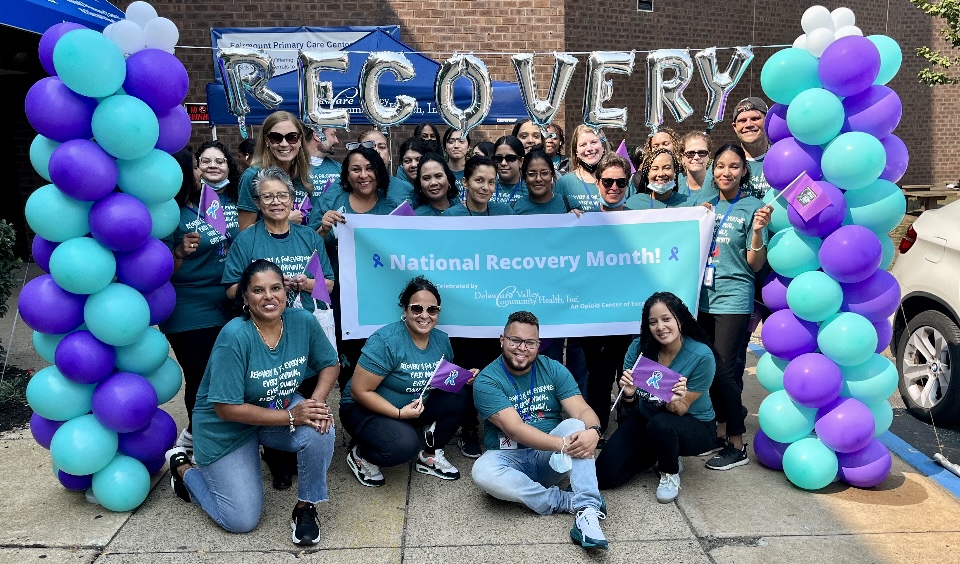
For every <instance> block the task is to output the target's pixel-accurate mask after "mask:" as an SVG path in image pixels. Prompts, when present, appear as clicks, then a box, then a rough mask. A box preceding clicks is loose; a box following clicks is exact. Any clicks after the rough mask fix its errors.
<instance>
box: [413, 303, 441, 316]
mask: <svg viewBox="0 0 960 564" xmlns="http://www.w3.org/2000/svg"><path fill="white" fill-rule="evenodd" d="M407 307H409V308H410V313H412V314H414V315H420V314H421V313H423V310H424V309H426V310H427V315H429V316H430V317H435V316H436V315H437V314H438V313H440V306H435V305H432V306H427V307H423V306H422V305H420V304H410V305H409V306H407Z"/></svg>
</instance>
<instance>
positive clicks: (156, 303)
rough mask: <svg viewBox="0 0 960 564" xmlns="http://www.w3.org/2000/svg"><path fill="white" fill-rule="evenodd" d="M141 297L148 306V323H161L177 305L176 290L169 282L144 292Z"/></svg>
mask: <svg viewBox="0 0 960 564" xmlns="http://www.w3.org/2000/svg"><path fill="white" fill-rule="evenodd" d="M143 297H144V298H146V300H147V305H148V306H149V307H150V325H159V324H160V323H163V322H164V321H166V320H167V318H168V317H170V315H171V314H172V313H173V310H174V308H175V307H177V291H176V290H175V289H174V288H173V284H171V283H170V282H167V283H166V284H164V285H163V286H160V287H159V288H157V289H156V290H154V291H152V292H145V293H144V294H143Z"/></svg>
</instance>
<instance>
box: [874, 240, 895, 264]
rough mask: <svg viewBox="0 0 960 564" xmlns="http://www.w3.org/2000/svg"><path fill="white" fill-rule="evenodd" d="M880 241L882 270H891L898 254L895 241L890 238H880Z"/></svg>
mask: <svg viewBox="0 0 960 564" xmlns="http://www.w3.org/2000/svg"><path fill="white" fill-rule="evenodd" d="M878 239H880V250H881V252H882V253H883V254H881V255H880V256H881V258H880V270H890V267H891V266H892V265H893V259H894V257H895V256H896V254H897V248H896V247H894V246H893V239H891V238H890V237H878Z"/></svg>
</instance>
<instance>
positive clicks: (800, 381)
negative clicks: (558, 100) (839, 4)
mask: <svg viewBox="0 0 960 564" xmlns="http://www.w3.org/2000/svg"><path fill="white" fill-rule="evenodd" d="M854 23H855V20H854V16H853V12H851V11H850V10H848V9H847V8H839V9H837V10H834V11H833V12H832V13H831V12H830V11H829V10H827V9H826V8H824V7H823V6H814V7H812V8H810V9H808V10H807V11H806V13H804V15H803V20H802V24H803V29H804V31H805V32H806V34H805V35H804V36H801V38H800V39H798V40H797V43H795V46H794V47H792V48H788V49H783V50H781V51H779V52H777V53H775V54H774V55H773V56H772V57H770V59H769V60H768V61H767V63H766V64H765V65H764V67H763V70H762V72H761V77H760V81H761V85H762V87H763V89H764V92H766V94H767V96H769V97H770V98H771V99H773V101H774V102H776V104H775V105H774V106H773V107H772V108H771V109H770V112H769V114H768V116H767V128H768V129H767V131H768V134H769V136H770V140H771V142H772V143H773V145H772V146H771V147H770V150H769V152H768V153H767V157H766V159H765V161H764V167H763V172H764V175H765V176H766V179H767V181H768V182H769V183H770V185H771V186H772V187H773V188H774V189H773V190H771V191H770V192H769V193H768V194H767V196H766V198H765V201H766V202H767V203H769V204H771V205H773V207H774V208H775V211H774V214H773V219H772V222H771V226H770V227H771V230H772V231H773V232H775V234H774V235H773V237H772V238H771V240H770V243H769V250H768V260H769V262H770V266H771V267H772V268H773V271H774V272H773V273H772V274H771V275H770V277H769V278H768V279H767V281H766V283H765V286H764V288H763V299H764V302H765V303H766V305H767V307H769V308H770V309H771V310H773V311H774V313H773V314H771V315H770V317H769V318H768V319H767V321H766V322H764V325H763V329H762V338H763V344H764V347H765V348H766V349H767V351H768V352H767V353H766V354H765V355H764V356H763V357H762V358H761V359H760V361H759V362H758V364H757V378H758V380H759V381H760V384H761V385H762V386H763V387H764V388H765V389H766V390H767V391H768V392H770V395H769V396H767V397H766V399H764V401H763V403H762V404H761V406H760V411H759V418H760V429H761V430H760V432H758V433H757V437H756V440H755V446H754V448H755V450H756V453H757V457H758V458H759V460H760V462H761V463H763V464H764V465H766V466H768V467H771V468H775V469H782V470H783V471H784V472H785V473H786V476H787V478H788V479H789V480H790V481H791V482H793V483H794V484H795V485H797V486H799V487H801V488H804V489H809V490H816V489H820V488H823V487H825V486H827V485H828V484H830V483H831V482H833V481H834V479H836V478H838V477H839V478H840V479H841V480H843V481H844V482H846V483H848V484H851V485H854V486H857V487H871V486H876V485H877V484H880V483H881V482H882V481H883V480H884V479H885V478H886V477H887V475H888V474H889V472H890V467H891V464H892V461H891V458H890V453H889V452H888V451H887V449H886V448H885V447H884V446H883V445H882V444H881V443H880V442H879V440H878V439H877V437H878V436H879V435H880V434H882V433H883V432H884V431H886V430H887V428H888V427H889V425H890V422H891V421H892V418H893V413H892V411H891V408H890V405H889V403H888V402H887V398H888V397H889V396H890V394H892V393H893V391H894V390H896V388H897V371H896V368H895V367H894V365H893V363H892V362H890V361H889V360H888V359H886V358H885V357H883V356H881V355H880V352H881V351H882V350H883V349H884V348H885V347H886V345H887V343H889V342H890V337H891V334H892V329H891V326H890V323H889V321H888V318H889V316H890V315H891V314H892V313H893V312H894V311H895V310H896V308H897V306H898V304H899V300H900V290H899V286H898V284H897V282H896V280H895V279H894V278H893V276H892V275H891V274H889V273H888V272H887V271H886V269H887V267H889V265H890V263H891V261H892V260H893V244H892V242H891V240H890V237H888V235H887V233H888V232H889V231H890V230H891V229H893V228H895V227H896V226H897V225H898V224H899V223H900V221H901V220H902V219H903V214H904V212H905V211H906V201H905V199H904V196H903V194H902V193H901V192H900V189H899V188H898V187H897V185H896V184H895V182H897V181H898V180H899V179H900V178H901V177H902V176H903V173H904V172H905V171H906V167H907V161H908V158H907V150H906V147H905V146H904V144H903V141H901V140H900V139H899V138H898V137H897V136H896V135H894V134H893V130H894V129H895V128H896V126H897V124H898V123H899V122H900V117H901V113H902V108H901V103H900V98H899V97H898V96H897V94H896V92H894V91H893V90H891V89H890V88H888V87H887V86H885V84H886V83H887V82H888V81H890V79H891V78H893V76H894V75H895V74H896V72H897V70H898V69H899V67H900V62H901V57H902V55H901V51H900V48H899V46H898V45H897V43H896V42H895V41H894V40H892V39H890V38H889V37H886V36H882V35H874V36H870V37H863V36H862V35H861V34H860V33H859V29H858V28H856V26H855V25H854ZM796 45H799V47H798V46H796ZM802 172H806V173H807V174H808V175H809V176H810V177H811V178H812V179H813V180H815V181H817V185H818V186H819V188H820V190H821V192H822V194H821V195H822V196H824V197H826V198H827V200H826V201H828V202H829V204H828V205H827V206H826V208H824V209H823V210H822V211H821V212H820V213H819V214H816V215H814V216H812V217H808V218H806V219H805V218H804V217H803V216H801V214H800V213H799V212H798V210H797V209H795V206H794V205H793V204H788V203H786V202H785V200H786V199H787V198H784V197H781V194H780V192H781V191H783V190H784V189H786V188H787V186H788V185H790V184H791V183H792V182H793V181H794V179H795V178H797V177H798V175H799V174H800V173H802ZM818 197H819V196H818ZM807 215H809V214H807Z"/></svg>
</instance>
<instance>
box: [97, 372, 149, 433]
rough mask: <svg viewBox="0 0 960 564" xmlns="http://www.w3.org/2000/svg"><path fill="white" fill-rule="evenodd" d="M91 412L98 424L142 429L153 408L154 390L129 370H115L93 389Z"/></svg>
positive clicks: (124, 430) (123, 429)
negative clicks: (115, 371)
mask: <svg viewBox="0 0 960 564" xmlns="http://www.w3.org/2000/svg"><path fill="white" fill-rule="evenodd" d="M92 405H93V414H94V415H95V416H96V418H97V421H99V422H100V424H101V425H103V426H104V427H106V428H107V429H110V430H112V431H116V432H118V433H131V432H133V431H136V430H138V429H142V428H144V427H146V426H147V425H149V424H150V421H151V420H153V415H154V413H156V412H157V391H156V390H154V389H153V386H151V385H150V382H149V381H148V380H147V379H146V378H144V377H143V376H140V375H139V374H134V373H132V372H117V373H115V374H113V375H112V376H110V377H109V378H107V379H106V380H104V381H103V382H100V383H99V384H97V387H96V389H94V390H93V401H92Z"/></svg>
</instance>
